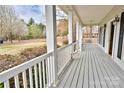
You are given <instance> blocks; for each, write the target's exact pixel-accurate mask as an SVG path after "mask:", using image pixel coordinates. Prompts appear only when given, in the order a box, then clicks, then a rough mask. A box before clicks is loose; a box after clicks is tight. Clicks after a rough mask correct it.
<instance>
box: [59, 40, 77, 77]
mask: <svg viewBox="0 0 124 93" xmlns="http://www.w3.org/2000/svg"><path fill="white" fill-rule="evenodd" d="M77 49H78V42H75V43H72V44H69V45H67V46H65V47H62V48H59V49H58V52H57V55H58V56H57V59H58V75H60V74H61V72H62V71H63V70H64V68H65V66H67V64H68V63H69V61H71V59H72V54H73V53H74V52H75V51H76V50H77Z"/></svg>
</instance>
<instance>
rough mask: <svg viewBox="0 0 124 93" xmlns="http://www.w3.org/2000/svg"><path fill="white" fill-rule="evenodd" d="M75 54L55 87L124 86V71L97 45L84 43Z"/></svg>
mask: <svg viewBox="0 0 124 93" xmlns="http://www.w3.org/2000/svg"><path fill="white" fill-rule="evenodd" d="M79 55H80V56H79ZM76 56H77V57H75V55H74V59H73V61H72V62H71V64H70V66H69V67H68V68H67V71H65V73H64V74H63V77H62V78H61V79H60V83H59V85H58V86H57V87H64V88H69V87H70V88H82V87H83V88H107V87H108V88H119V87H124V71H123V70H122V69H121V68H120V67H119V66H118V65H117V64H116V63H115V62H114V61H113V60H112V59H111V57H110V56H109V55H107V54H105V53H104V52H103V51H102V49H100V47H99V46H98V45H95V44H85V45H83V51H82V52H81V53H79V54H77V55H76Z"/></svg>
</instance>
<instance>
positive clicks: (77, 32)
mask: <svg viewBox="0 0 124 93" xmlns="http://www.w3.org/2000/svg"><path fill="white" fill-rule="evenodd" d="M76 41H79V22H78V21H77V22H76Z"/></svg>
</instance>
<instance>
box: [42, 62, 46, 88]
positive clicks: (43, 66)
mask: <svg viewBox="0 0 124 93" xmlns="http://www.w3.org/2000/svg"><path fill="white" fill-rule="evenodd" d="M44 62H45V61H44V60H43V61H42V68H43V86H44V88H45V87H46V86H45V85H46V84H45V83H46V80H45V79H46V77H45V65H44Z"/></svg>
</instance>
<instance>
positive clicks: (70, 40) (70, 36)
mask: <svg viewBox="0 0 124 93" xmlns="http://www.w3.org/2000/svg"><path fill="white" fill-rule="evenodd" d="M72 25H73V15H72V12H71V11H69V12H68V41H69V44H71V43H73V30H72Z"/></svg>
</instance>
